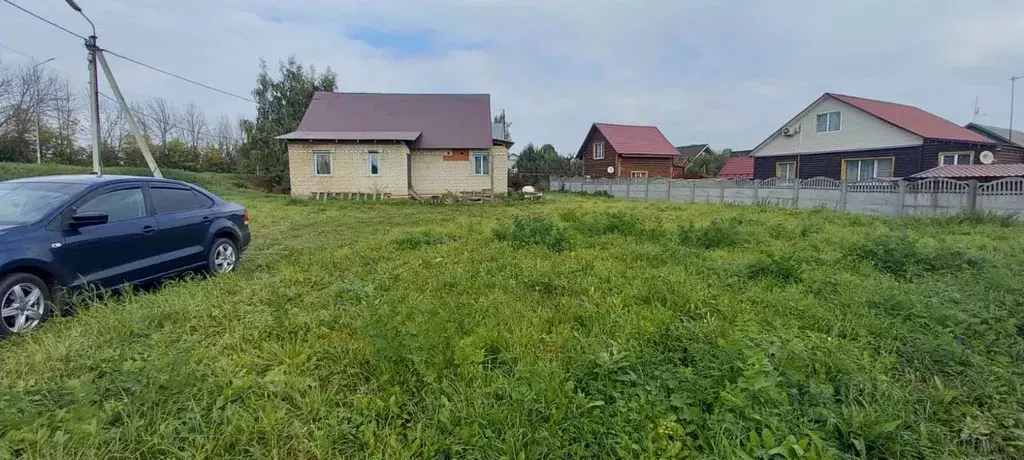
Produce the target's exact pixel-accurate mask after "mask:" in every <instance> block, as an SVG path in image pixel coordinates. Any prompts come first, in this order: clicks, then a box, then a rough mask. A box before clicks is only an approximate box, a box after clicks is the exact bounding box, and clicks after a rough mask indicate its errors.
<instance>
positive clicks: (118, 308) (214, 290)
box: [0, 170, 1024, 459]
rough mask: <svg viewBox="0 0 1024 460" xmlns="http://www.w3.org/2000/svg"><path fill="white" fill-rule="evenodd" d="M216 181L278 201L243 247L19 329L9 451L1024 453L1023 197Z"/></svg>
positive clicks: (79, 454)
mask: <svg viewBox="0 0 1024 460" xmlns="http://www.w3.org/2000/svg"><path fill="white" fill-rule="evenodd" d="M0 172H2V170H0ZM210 177H213V176H209V177H207V179H209V178H210ZM210 180H212V181H213V183H214V188H216V189H218V190H219V191H221V192H225V195H226V197H227V198H229V199H232V200H235V201H238V202H241V203H244V204H245V205H246V206H248V207H249V209H250V214H251V217H252V228H253V237H254V240H253V241H254V243H253V246H252V247H251V249H250V250H249V251H248V252H247V253H246V254H245V256H244V258H243V262H242V265H241V267H240V271H239V272H237V273H234V274H232V275H229V276H225V277H221V278H217V279H206V280H195V281H181V282H172V283H170V284H168V285H167V286H165V287H164V288H162V289H160V290H158V291H156V292H152V293H145V294H129V295H126V296H120V297H115V298H112V299H108V300H105V301H101V302H96V303H93V304H91V305H88V306H86V307H85V308H83V309H81V311H79V312H78V313H77V314H76V315H75V316H73V317H64V318H55V319H54V320H53V321H51V322H50V323H48V324H47V325H45V326H44V327H42V328H41V329H39V330H37V331H36V332H34V333H32V334H29V335H27V336H24V337H15V338H13V339H10V340H6V341H4V342H0V356H2V357H3V358H2V359H0V457H9V456H20V457H26V458H38V457H48V458H158V457H159V458H166V457H178V458H304V459H307V458H362V457H386V458H499V457H507V458H566V457H583V456H596V457H607V458H623V457H646V458H666V457H667V458H673V457H676V458H679V457H682V458H685V457H695V458H818V459H822V458H861V457H866V458H884V457H890V458H930V459H931V458H1020V457H1021V456H1022V455H1024V282H1022V278H1021V272H1022V270H1024V232H1022V230H1021V228H1019V227H1014V226H1010V225H1008V224H1006V223H1005V222H1003V221H1001V220H999V219H988V218H976V219H954V218H949V219H943V220H922V219H882V218H873V217H865V216H857V215H848V214H840V213H836V212H830V211H821V210H809V211H794V210H789V209H779V208H771V207H740V206H720V205H706V204H691V205H683V204H672V203H642V202H625V201H621V200H613V199H606V198H593V197H578V196H569V195H557V196H553V197H551V199H550V200H548V201H547V202H543V203H490V204H476V205H420V204H415V203H408V202H388V203H346V202H329V203H314V202H309V201H302V200H295V199H291V198H287V197H281V196H271V195H266V194H263V193H260V192H254V191H245V190H237V189H232V188H231V186H230V184H231V183H232V182H231V181H230V180H220V179H216V180H214V179H210Z"/></svg>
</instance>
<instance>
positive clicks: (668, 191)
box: [665, 179, 672, 201]
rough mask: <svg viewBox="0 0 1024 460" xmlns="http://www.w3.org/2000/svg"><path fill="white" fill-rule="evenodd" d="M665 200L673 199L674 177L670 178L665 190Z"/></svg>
mask: <svg viewBox="0 0 1024 460" xmlns="http://www.w3.org/2000/svg"><path fill="white" fill-rule="evenodd" d="M665 201H672V179H669V180H668V187H667V188H666V191H665Z"/></svg>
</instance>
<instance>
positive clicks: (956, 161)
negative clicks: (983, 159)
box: [939, 151, 974, 166]
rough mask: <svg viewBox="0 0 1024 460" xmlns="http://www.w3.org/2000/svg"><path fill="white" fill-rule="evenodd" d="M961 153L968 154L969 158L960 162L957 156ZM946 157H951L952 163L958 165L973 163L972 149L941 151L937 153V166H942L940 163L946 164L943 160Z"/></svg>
mask: <svg viewBox="0 0 1024 460" xmlns="http://www.w3.org/2000/svg"><path fill="white" fill-rule="evenodd" d="M962 155H970V159H968V160H967V163H960V162H959V161H960V160H959V158H960V156H962ZM946 157H953V164H955V165H959V164H968V165H973V164H974V152H973V151H963V152H942V153H940V154H939V166H942V165H945V164H946V163H945V161H944V160H945V159H946Z"/></svg>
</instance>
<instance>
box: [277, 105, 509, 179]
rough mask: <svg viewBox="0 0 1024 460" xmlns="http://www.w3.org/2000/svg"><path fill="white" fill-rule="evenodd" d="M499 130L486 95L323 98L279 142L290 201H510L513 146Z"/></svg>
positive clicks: (307, 110)
mask: <svg viewBox="0 0 1024 460" xmlns="http://www.w3.org/2000/svg"><path fill="white" fill-rule="evenodd" d="M501 128H502V129H495V127H494V126H493V124H492V120H491V96H490V95H489V94H379V93H328V92H318V93H316V94H314V95H313V99H312V101H310V103H309V107H308V108H307V109H306V114H305V115H304V116H303V117H302V121H301V122H300V123H299V127H298V130H296V131H295V132H291V133H288V134H284V135H282V136H278V137H277V138H278V139H284V140H286V141H288V173H289V179H290V180H291V193H292V195H293V196H311V195H315V194H318V193H374V194H383V195H388V196H394V197H402V196H409V195H440V194H444V193H446V192H452V193H460V192H485V191H493V192H494V193H505V192H506V191H507V190H508V174H507V170H508V149H509V147H511V146H512V142H511V141H509V140H508V136H507V133H506V132H505V130H504V129H503V128H504V126H502V127H501ZM496 136H500V138H496Z"/></svg>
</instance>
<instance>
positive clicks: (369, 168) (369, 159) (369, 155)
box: [366, 150, 384, 176]
mask: <svg viewBox="0 0 1024 460" xmlns="http://www.w3.org/2000/svg"><path fill="white" fill-rule="evenodd" d="M374 158H376V159H377V173H376V174H374V173H373V159H374ZM382 169H384V168H382V167H381V164H380V152H378V151H376V150H370V151H369V152H366V172H367V173H368V174H369V175H371V176H379V175H380V172H381V170H382Z"/></svg>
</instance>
